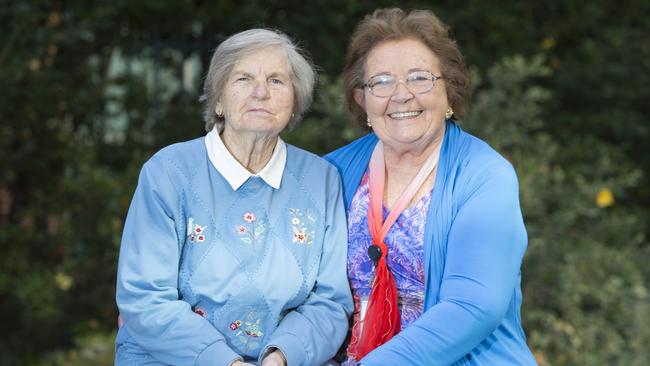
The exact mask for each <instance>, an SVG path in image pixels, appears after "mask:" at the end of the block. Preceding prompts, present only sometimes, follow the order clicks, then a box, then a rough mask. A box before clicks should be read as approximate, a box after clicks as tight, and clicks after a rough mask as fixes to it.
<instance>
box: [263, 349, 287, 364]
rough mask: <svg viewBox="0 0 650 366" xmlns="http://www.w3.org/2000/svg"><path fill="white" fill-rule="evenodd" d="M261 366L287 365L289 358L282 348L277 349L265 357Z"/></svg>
mask: <svg viewBox="0 0 650 366" xmlns="http://www.w3.org/2000/svg"><path fill="white" fill-rule="evenodd" d="M261 366H287V360H286V359H285V358H284V355H283V354H282V352H280V350H277V349H276V350H275V351H273V352H271V353H269V354H268V356H266V357H264V359H263V360H262V365H261Z"/></svg>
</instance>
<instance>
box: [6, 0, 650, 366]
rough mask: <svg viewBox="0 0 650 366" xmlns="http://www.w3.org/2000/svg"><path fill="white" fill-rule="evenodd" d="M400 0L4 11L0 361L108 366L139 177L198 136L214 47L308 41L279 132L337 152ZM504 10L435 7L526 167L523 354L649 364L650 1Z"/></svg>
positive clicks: (497, 133)
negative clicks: (292, 113) (307, 61)
mask: <svg viewBox="0 0 650 366" xmlns="http://www.w3.org/2000/svg"><path fill="white" fill-rule="evenodd" d="M389 3H390V2H389V1H376V2H373V3H362V2H357V1H325V0H315V1H314V2H313V3H312V4H311V6H309V7H304V6H302V4H301V3H297V2H296V3H294V2H293V1H286V2H280V1H266V2H261V1H251V2H246V3H237V4H236V3H235V2H230V1H221V2H213V3H190V2H185V1H176V0H166V1H153V0H147V1H137V2H128V1H126V0H117V1H114V2H111V3H102V2H99V3H95V4H92V5H87V4H72V3H70V4H68V3H65V4H64V3H62V2H49V1H44V0H34V1H31V2H8V1H6V0H0V167H1V169H0V171H1V175H0V245H1V246H0V248H1V249H0V250H1V252H0V254H1V255H0V268H1V271H0V332H1V333H2V334H3V336H2V337H0V366H5V365H82V364H83V365H110V364H112V352H113V351H112V349H113V348H112V340H113V334H114V331H115V326H116V315H117V314H116V309H115V305H114V299H113V298H114V282H115V267H116V262H117V253H118V249H119V241H120V235H121V230H122V223H123V219H124V215H125V213H126V209H127V207H128V204H129V201H130V197H131V194H132V192H133V190H134V189H135V182H136V179H137V175H138V172H139V169H140V166H141V165H142V163H143V162H144V161H145V160H146V159H147V158H148V157H149V156H151V155H152V154H153V153H154V152H155V151H156V150H157V149H159V148H160V147H162V146H164V145H167V144H170V143H172V142H175V141H180V140H185V139H190V138H195V137H197V136H200V135H201V134H202V133H203V123H202V122H201V106H200V105H199V103H198V102H197V99H198V96H199V94H200V89H201V83H202V75H203V74H204V73H205V71H206V70H205V67H206V66H205V65H207V62H208V61H209V57H210V53H211V50H212V49H213V48H214V47H215V46H216V45H217V44H218V42H219V41H220V40H222V39H223V38H224V37H225V36H226V35H228V34H231V33H233V32H235V31H239V30H242V29H244V28H248V27H252V26H261V25H264V26H269V27H278V28H280V29H282V30H284V31H286V32H288V33H289V34H290V35H292V36H294V37H295V38H296V39H298V40H300V41H301V42H302V43H303V45H304V46H305V48H307V50H308V51H309V52H310V53H311V54H312V55H313V56H314V59H315V60H316V62H317V64H318V65H320V67H321V68H322V70H321V74H322V77H321V80H320V82H319V85H318V88H317V93H316V99H315V103H314V106H313V108H312V111H311V112H310V114H309V115H308V116H307V118H306V120H305V121H304V122H303V123H302V124H301V125H300V126H299V127H298V128H297V129H295V130H294V131H291V132H288V133H286V134H285V138H286V139H287V140H288V141H289V142H292V143H295V144H296V145H298V146H301V147H304V148H307V149H309V150H312V151H314V152H317V153H325V152H328V151H330V150H332V149H334V148H336V147H338V146H341V145H342V144H344V143H346V142H348V141H350V140H352V139H353V138H354V137H355V136H358V135H359V134H360V133H361V131H359V130H357V129H356V128H354V127H353V126H352V125H351V124H350V123H348V122H347V117H346V113H345V111H344V110H343V104H342V101H341V96H340V95H341V85H340V84H341V82H340V76H339V74H340V70H341V65H342V62H343V58H344V51H345V46H344V45H345V44H346V42H347V37H349V34H350V31H351V29H352V27H353V26H354V24H355V23H356V22H357V21H358V20H359V19H360V17H361V16H362V15H363V14H365V13H367V12H368V11H370V10H371V9H373V8H375V7H381V6H386V5H389ZM503 5H504V4H502V3H500V2H497V1H494V0H488V1H478V0H470V1H467V2H453V1H442V2H439V3H438V5H436V7H435V9H434V10H435V11H436V12H437V13H438V14H440V15H441V17H442V18H443V19H445V20H446V21H448V22H449V23H450V24H451V25H452V31H453V33H454V35H455V36H456V38H457V39H458V42H459V44H460V45H461V48H462V49H463V50H465V52H466V53H467V59H468V62H469V64H470V65H473V79H474V85H475V95H474V99H473V103H472V110H471V113H470V116H469V117H468V119H467V120H465V121H462V122H461V125H462V126H463V127H464V128H466V129H468V130H470V131H471V132H473V133H475V134H476V135H478V136H480V137H482V138H483V139H485V140H486V141H488V142H489V143H490V144H491V145H492V146H494V147H495V148H496V149H498V150H499V151H500V152H502V153H503V154H504V156H506V157H507V158H508V159H509V160H510V161H512V162H513V164H514V166H515V168H516V169H517V172H518V175H519V179H520V194H521V201H522V206H523V211H524V215H525V219H526V224H527V228H528V233H529V238H530V241H529V249H528V253H527V255H526V257H525V259H524V265H523V290H524V304H523V317H524V319H523V321H524V325H525V328H526V331H527V334H528V336H529V344H530V346H531V348H532V349H533V350H534V352H535V354H536V356H537V358H538V361H539V363H540V365H542V366H544V365H578V364H580V365H646V364H648V362H649V361H650V360H649V358H650V351H649V350H648V349H647V344H650V333H649V332H650V331H649V330H648V329H650V319H649V317H650V308H649V307H650V299H649V298H648V289H649V288H650V286H649V284H650V267H649V266H648V265H647V263H648V262H650V246H649V245H648V233H649V232H650V228H649V225H648V223H649V222H650V220H649V213H650V204H649V203H650V188H648V187H650V184H649V183H650V179H649V175H648V173H649V170H648V166H650V158H649V157H650V145H648V143H647V142H648V141H650V127H649V125H648V123H647V118H648V116H650V110H649V109H650V105H649V104H647V100H649V99H650V88H649V87H648V85H650V72H648V71H650V70H649V69H650V44H649V43H648V42H644V40H645V39H647V38H648V34H650V31H649V30H650V17H644V16H642V14H648V13H650V4H647V2H623V3H621V2H617V3H612V2H608V1H604V0H603V1H595V2H591V3H589V4H584V3H583V2H579V1H577V0H569V1H564V2H562V4H560V3H557V2H550V1H542V2H534V3H518V4H508V6H503ZM403 6H404V7H406V8H409V7H414V8H428V7H430V4H429V3H428V2H425V1H407V2H405V3H404V4H403ZM299 9H300V11H299Z"/></svg>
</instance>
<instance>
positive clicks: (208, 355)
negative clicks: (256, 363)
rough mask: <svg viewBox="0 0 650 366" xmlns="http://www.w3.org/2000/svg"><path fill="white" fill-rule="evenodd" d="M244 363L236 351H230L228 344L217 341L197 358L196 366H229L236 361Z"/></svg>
mask: <svg viewBox="0 0 650 366" xmlns="http://www.w3.org/2000/svg"><path fill="white" fill-rule="evenodd" d="M236 360H239V361H243V360H244V359H243V358H241V356H239V355H238V354H237V353H235V351H233V350H232V349H230V347H228V345H227V344H226V342H223V341H217V342H214V343H212V344H211V345H209V346H207V347H206V348H205V349H204V350H203V352H201V353H200V354H199V356H198V357H197V358H196V362H195V363H194V365H195V366H217V365H223V366H227V365H230V364H231V363H233V362H234V361H236Z"/></svg>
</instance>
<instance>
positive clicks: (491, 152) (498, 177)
mask: <svg viewBox="0 0 650 366" xmlns="http://www.w3.org/2000/svg"><path fill="white" fill-rule="evenodd" d="M460 134H461V135H460V136H459V137H460V138H461V139H462V140H463V143H462V145H463V148H462V151H461V153H460V154H459V156H457V159H455V161H456V164H451V165H456V167H455V168H456V169H457V176H458V179H459V181H458V182H457V184H458V183H462V186H465V187H469V188H470V191H473V190H474V189H476V188H478V187H480V186H483V185H485V184H490V185H491V186H494V185H501V186H502V188H509V189H511V190H513V191H518V180H517V175H516V172H515V169H514V167H513V165H512V164H511V162H510V161H509V160H508V159H506V158H505V157H504V156H503V155H501V154H500V153H499V152H497V151H496V150H495V149H494V148H492V147H491V146H490V145H489V144H488V143H487V142H485V141H483V140H482V139H480V138H478V137H476V136H473V135H471V134H469V133H467V132H464V131H462V130H461V131H460Z"/></svg>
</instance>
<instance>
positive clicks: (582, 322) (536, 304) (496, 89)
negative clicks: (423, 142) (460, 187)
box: [465, 56, 650, 365]
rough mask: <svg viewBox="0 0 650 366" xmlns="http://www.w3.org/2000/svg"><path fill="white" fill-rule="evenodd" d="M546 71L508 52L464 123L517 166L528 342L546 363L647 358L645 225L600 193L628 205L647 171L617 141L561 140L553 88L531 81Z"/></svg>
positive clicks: (536, 61)
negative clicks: (553, 118)
mask: <svg viewBox="0 0 650 366" xmlns="http://www.w3.org/2000/svg"><path fill="white" fill-rule="evenodd" d="M544 77H552V74H550V69H549V67H547V66H546V64H545V62H544V59H543V58H541V57H535V58H533V59H532V60H530V61H527V60H526V59H525V58H522V57H520V56H518V57H512V58H505V59H504V60H503V61H501V62H500V63H498V64H496V65H495V66H494V67H492V68H490V70H489V71H488V73H487V78H486V81H485V82H484V83H479V86H478V88H479V89H478V92H477V95H476V98H475V101H474V104H473V105H474V109H473V111H472V113H471V116H470V118H468V120H467V121H465V125H466V127H467V128H469V129H470V130H472V131H474V132H475V133H476V134H477V135H479V136H482V137H483V138H485V139H486V140H487V141H489V142H490V143H491V144H492V145H493V146H494V147H495V148H497V149H498V150H500V151H501V152H502V153H503V154H504V155H505V156H506V157H507V158H508V159H510V160H511V161H512V162H513V164H514V165H515V167H516V169H517V171H518V175H519V178H520V187H521V202H522V208H523V212H524V214H525V218H526V225H527V228H528V232H529V248H528V253H527V256H526V258H525V261H524V265H523V278H524V281H523V282H524V283H523V289H524V299H525V301H524V305H523V307H524V310H523V317H524V323H525V326H526V329H527V330H528V335H529V343H530V345H531V347H532V348H533V350H534V351H535V354H536V356H537V357H538V360H539V362H540V364H543V365H544V364H548V365H558V364H559V365H577V364H585V365H602V364H608V365H610V364H612V365H613V364H621V365H645V364H647V363H648V362H649V361H650V354H648V352H647V347H646V345H647V344H648V343H649V342H650V330H649V328H648V327H647V324H648V321H650V298H649V297H648V286H647V283H648V278H649V277H648V271H647V265H646V264H647V259H648V258H647V253H648V250H647V238H646V237H645V234H644V233H645V232H647V230H648V228H647V223H645V222H643V221H642V220H641V219H640V218H639V217H640V215H639V213H638V212H635V211H634V210H630V209H629V208H628V207H624V206H622V205H620V204H617V203H615V202H611V203H612V206H609V203H607V202H605V201H599V200H598V192H599V190H603V189H608V190H609V189H611V190H612V191H614V194H613V195H614V197H616V199H617V200H620V201H622V202H626V200H627V197H626V195H629V194H630V191H631V189H633V188H634V187H635V186H636V185H638V184H639V181H640V178H641V176H642V174H641V171H640V170H639V169H638V168H636V167H635V164H634V162H632V161H630V160H629V159H628V158H626V156H625V155H624V154H623V153H622V151H621V150H622V149H621V147H620V146H617V145H614V144H610V143H608V142H607V141H599V140H597V138H596V137H594V136H589V137H587V138H583V139H575V140H574V141H573V142H572V146H570V147H566V146H562V145H561V143H560V140H559V139H558V138H556V137H555V136H553V134H552V129H551V128H548V126H549V125H550V121H549V122H546V121H544V118H543V116H544V113H543V111H544V108H545V106H546V105H547V104H548V103H549V101H550V100H551V99H552V97H553V95H552V92H551V91H550V90H549V89H547V88H544V87H541V86H539V85H538V84H532V83H530V81H531V80H535V79H539V78H544ZM475 79H476V78H475ZM567 154H570V155H571V158H570V159H567V156H566V155H567ZM594 157H596V158H597V160H596V161H594Z"/></svg>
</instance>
